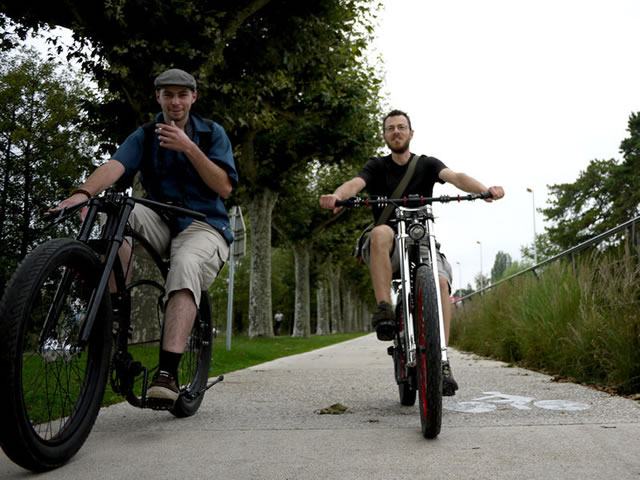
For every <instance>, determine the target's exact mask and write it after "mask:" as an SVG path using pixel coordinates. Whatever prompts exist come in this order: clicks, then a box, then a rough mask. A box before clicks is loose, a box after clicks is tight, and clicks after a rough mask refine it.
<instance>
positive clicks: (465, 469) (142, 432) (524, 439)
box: [0, 334, 640, 480]
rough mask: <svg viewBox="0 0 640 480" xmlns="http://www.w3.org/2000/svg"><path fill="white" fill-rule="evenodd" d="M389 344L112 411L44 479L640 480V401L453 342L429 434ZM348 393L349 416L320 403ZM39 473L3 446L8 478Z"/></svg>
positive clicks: (2, 474) (308, 359)
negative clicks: (192, 411)
mask: <svg viewBox="0 0 640 480" xmlns="http://www.w3.org/2000/svg"><path fill="white" fill-rule="evenodd" d="M386 347H387V344H386V343H382V342H379V341H377V340H376V338H375V335H374V334H371V335H367V336H365V337H361V338H358V339H356V340H352V341H349V342H345V343H342V344H338V345H333V346H330V347H327V348H323V349H321V350H316V351H314V352H310V353H306V354H302V355H296V356H291V357H286V358H281V359H278V360H275V361H273V362H269V363H265V364H262V365H259V366H256V367H252V368H249V369H246V370H241V371H237V372H232V373H229V374H227V375H225V380H224V382H223V383H221V384H220V385H217V386H215V387H213V388H212V389H211V390H210V391H209V392H208V393H207V395H206V396H205V399H204V402H203V404H202V407H201V409H200V411H199V412H198V413H197V414H196V415H195V416H193V417H191V418H188V419H176V418H174V417H173V416H172V415H170V414H168V413H165V412H153V411H147V410H137V409H135V408H133V407H131V406H129V405H128V404H119V405H116V406H112V407H109V408H105V409H103V410H102V411H101V412H100V415H99V417H98V420H97V422H96V425H95V428H94V430H93V432H92V434H91V435H90V437H89V439H88V441H87V443H86V444H85V445H84V447H83V448H82V449H81V450H80V452H79V453H78V454H77V455H76V456H75V457H74V458H73V459H72V460H71V461H70V462H69V463H68V464H67V465H66V466H64V467H62V468H60V469H58V470H56V471H53V472H49V473H47V474H44V475H40V476H38V478H46V479H49V478H51V479H56V478H60V479H66V480H73V479H87V478H106V479H111V478H114V479H115V478H117V479H122V478H127V479H136V480H142V479H195V478H206V479H208V478H216V479H367V480H372V479H395V478H397V479H400V478H403V479H405V478H434V479H439V478H454V479H458V478H459V479H471V478H472V479H485V478H486V479H513V478H523V479H527V478H532V479H538V478H544V479H592V478H593V479H596V478H597V479H607V478H611V479H613V478H615V479H621V480H622V479H635V480H638V479H640V404H638V402H635V401H632V400H628V399H625V398H621V397H615V396H611V395H608V394H606V393H603V392H598V391H595V390H592V389H590V388H586V387H582V386H579V385H575V384H570V383H557V382H553V381H552V379H551V378H550V377H548V376H545V375H541V374H538V373H534V372H530V371H527V370H523V369H519V368H508V367H507V366H506V365H505V364H503V363H501V362H494V361H488V360H482V359H477V358H475V357H473V356H471V355H464V354H460V353H458V352H455V351H451V353H450V356H451V360H452V367H453V371H454V374H455V377H456V379H457V381H458V383H459V384H460V390H459V392H458V395H456V396H455V397H451V398H445V411H444V415H443V422H442V432H441V434H440V436H439V437H438V439H436V440H431V441H428V440H425V439H424V438H423V437H422V435H421V432H420V419H419V416H418V406H417V404H416V405H415V406H414V407H402V406H401V405H400V403H399V400H398V392H397V387H396V385H395V382H394V379H393V372H392V361H391V358H390V357H389V356H388V355H387V353H386ZM214 355H215V352H214ZM335 403H341V404H342V405H344V406H346V407H347V408H348V410H349V411H348V413H345V414H343V415H320V414H319V413H318V412H319V411H320V410H321V409H323V408H326V407H329V406H331V405H333V404H335ZM28 476H31V474H29V473H28V472H25V471H24V470H22V469H20V468H19V467H17V466H15V465H14V464H13V463H11V462H10V461H9V460H8V459H7V457H6V456H0V478H2V479H13V478H24V477H28Z"/></svg>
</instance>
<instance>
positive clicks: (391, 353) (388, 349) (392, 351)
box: [387, 345, 396, 357]
mask: <svg viewBox="0 0 640 480" xmlns="http://www.w3.org/2000/svg"><path fill="white" fill-rule="evenodd" d="M395 349H396V347H394V346H393V345H391V346H390V347H388V348H387V355H390V356H392V357H393V353H394V351H395Z"/></svg>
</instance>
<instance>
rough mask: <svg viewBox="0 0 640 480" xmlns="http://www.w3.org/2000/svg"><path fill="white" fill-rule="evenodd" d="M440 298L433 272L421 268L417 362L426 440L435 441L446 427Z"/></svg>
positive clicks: (417, 300) (416, 302)
mask: <svg viewBox="0 0 640 480" xmlns="http://www.w3.org/2000/svg"><path fill="white" fill-rule="evenodd" d="M438 301H439V299H438V295H437V290H436V286H435V283H434V280H433V274H432V272H431V269H430V268H428V267H427V266H426V265H422V266H420V267H418V270H417V272H416V277H415V285H414V305H415V315H414V323H415V327H414V328H415V336H416V360H417V362H416V363H417V371H418V392H419V395H418V398H419V399H420V402H419V403H420V424H421V426H422V435H423V436H424V437H425V438H435V437H437V436H438V434H439V433H440V426H441V423H442V352H441V350H440V322H439V320H438Z"/></svg>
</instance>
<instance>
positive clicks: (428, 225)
mask: <svg viewBox="0 0 640 480" xmlns="http://www.w3.org/2000/svg"><path fill="white" fill-rule="evenodd" d="M486 198H491V194H490V193H488V192H487V193H480V194H468V195H461V196H460V195H459V196H455V197H451V196H448V195H443V196H440V197H422V196H417V195H410V196H408V197H404V198H395V199H388V198H385V197H378V198H361V197H351V198H348V199H346V200H339V201H337V202H336V203H335V205H336V206H337V207H349V208H355V207H361V206H368V207H374V206H375V207H386V206H387V205H394V206H395V207H396V208H395V218H396V225H395V230H396V233H395V237H396V239H397V245H398V247H397V248H398V249H399V253H400V272H399V278H398V277H397V276H395V277H394V279H393V281H392V286H393V288H394V290H395V291H396V292H397V294H398V298H399V299H400V301H399V302H398V304H397V305H396V309H395V320H396V335H395V339H394V344H393V345H392V346H390V347H389V348H388V350H387V352H388V353H389V355H390V356H391V357H392V358H393V365H394V375H395V380H396V383H397V384H398V394H399V397H400V404H401V405H405V406H412V405H414V404H415V401H416V397H417V398H418V399H419V405H420V425H421V429H422V435H423V436H424V437H425V438H429V439H431V438H436V437H437V436H438V435H439V434H440V430H441V426H442V388H443V375H442V366H443V364H444V363H445V362H447V361H448V358H447V346H446V340H445V332H444V319H443V316H442V310H441V308H440V281H439V279H438V262H437V256H436V255H437V246H436V245H437V242H436V238H435V233H434V226H433V224H434V216H433V211H432V207H431V204H432V203H433V202H439V203H448V202H451V201H458V202H459V201H463V200H477V199H486ZM421 247H423V249H422V252H423V253H421ZM424 247H427V248H426V252H427V253H426V256H425V255H424V251H425V249H424Z"/></svg>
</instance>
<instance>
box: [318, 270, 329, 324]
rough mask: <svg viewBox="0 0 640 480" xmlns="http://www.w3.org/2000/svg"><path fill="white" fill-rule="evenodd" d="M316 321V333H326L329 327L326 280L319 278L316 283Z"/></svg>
mask: <svg viewBox="0 0 640 480" xmlns="http://www.w3.org/2000/svg"><path fill="white" fill-rule="evenodd" d="M316 294H317V301H318V321H317V325H316V335H327V334H328V333H329V332H330V331H331V329H330V326H329V296H328V295H327V282H326V281H325V280H320V282H319V283H318V291H317V292H316Z"/></svg>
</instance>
